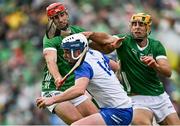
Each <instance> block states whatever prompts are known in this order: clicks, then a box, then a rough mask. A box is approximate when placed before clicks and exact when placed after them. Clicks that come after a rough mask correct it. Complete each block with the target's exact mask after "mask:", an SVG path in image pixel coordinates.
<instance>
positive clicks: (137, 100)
mask: <svg viewBox="0 0 180 126" xmlns="http://www.w3.org/2000/svg"><path fill="white" fill-rule="evenodd" d="M131 98H132V104H133V109H138V108H139V109H140V108H141V109H146V110H149V111H152V112H153V113H154V116H155V119H156V122H157V123H159V122H162V121H163V120H164V119H165V118H166V116H168V115H169V114H171V113H175V112H176V111H175V109H174V106H173V104H172V103H171V101H170V99H169V95H168V94H167V93H166V92H164V93H163V94H161V95H159V96H144V95H136V96H131Z"/></svg>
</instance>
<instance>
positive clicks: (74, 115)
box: [54, 101, 83, 125]
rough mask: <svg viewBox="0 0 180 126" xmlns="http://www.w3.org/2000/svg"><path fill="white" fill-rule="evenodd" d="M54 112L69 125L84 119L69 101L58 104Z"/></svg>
mask: <svg viewBox="0 0 180 126" xmlns="http://www.w3.org/2000/svg"><path fill="white" fill-rule="evenodd" d="M54 112H55V113H56V115H57V116H58V117H60V118H61V119H62V120H63V121H64V122H65V123H67V124H68V125H69V124H71V123H73V122H75V121H77V120H79V119H81V118H83V116H82V115H81V113H80V112H79V111H78V110H77V109H76V107H75V106H74V105H73V104H72V103H71V102H69V101H66V102H62V103H58V104H57V105H56V106H55V108H54Z"/></svg>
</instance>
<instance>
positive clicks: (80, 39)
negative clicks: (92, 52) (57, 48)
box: [61, 33, 88, 60]
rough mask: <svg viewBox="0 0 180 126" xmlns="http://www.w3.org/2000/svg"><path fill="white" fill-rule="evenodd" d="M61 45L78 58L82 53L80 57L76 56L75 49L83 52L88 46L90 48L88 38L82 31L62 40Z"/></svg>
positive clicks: (75, 58)
mask: <svg viewBox="0 0 180 126" xmlns="http://www.w3.org/2000/svg"><path fill="white" fill-rule="evenodd" d="M61 47H62V48H63V49H66V50H69V51H70V52H71V56H72V58H73V59H74V60H77V59H79V58H80V56H81V54H80V55H79V56H78V57H74V51H76V50H81V52H83V50H84V49H85V48H86V47H87V48H88V40H87V38H86V37H85V36H84V35H83V34H81V33H78V34H73V35H70V36H68V37H66V38H64V39H63V40H62V43H61Z"/></svg>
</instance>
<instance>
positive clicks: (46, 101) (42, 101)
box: [36, 97, 54, 108]
mask: <svg viewBox="0 0 180 126" xmlns="http://www.w3.org/2000/svg"><path fill="white" fill-rule="evenodd" d="M52 104H54V99H53V97H49V98H47V97H39V98H37V99H36V105H37V107H38V108H45V107H46V106H49V105H52Z"/></svg>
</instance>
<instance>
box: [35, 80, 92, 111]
mask: <svg viewBox="0 0 180 126" xmlns="http://www.w3.org/2000/svg"><path fill="white" fill-rule="evenodd" d="M88 83H89V79H88V78H87V77H81V78H78V79H77V80H76V81H75V85H74V86H72V87H71V88H69V89H67V90H66V91H65V92H63V93H62V94H59V95H55V96H53V97H49V98H45V97H39V98H37V100H36V103H37V106H38V107H39V108H43V107H45V106H49V105H52V104H54V103H59V102H64V101H67V100H71V99H74V98H76V97H78V96H81V95H83V94H84V93H85V91H86V88H87V86H88Z"/></svg>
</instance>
